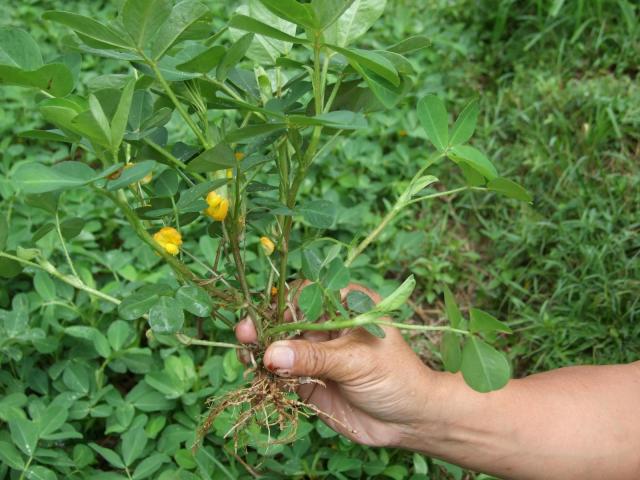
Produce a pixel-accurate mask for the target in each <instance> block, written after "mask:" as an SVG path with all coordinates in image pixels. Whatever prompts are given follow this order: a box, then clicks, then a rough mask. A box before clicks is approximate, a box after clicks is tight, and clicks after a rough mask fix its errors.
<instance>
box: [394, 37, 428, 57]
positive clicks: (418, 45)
mask: <svg viewBox="0 0 640 480" xmlns="http://www.w3.org/2000/svg"><path fill="white" fill-rule="evenodd" d="M430 45H431V41H430V40H429V39H428V38H427V37H425V36H424V35H415V36H413V37H409V38H405V39H404V40H402V41H401V42H398V43H396V44H395V45H393V46H391V47H389V48H388V49H387V50H389V51H390V52H394V53H399V54H401V55H404V54H405V53H411V52H415V51H417V50H422V49H423V48H427V47H428V46H430Z"/></svg>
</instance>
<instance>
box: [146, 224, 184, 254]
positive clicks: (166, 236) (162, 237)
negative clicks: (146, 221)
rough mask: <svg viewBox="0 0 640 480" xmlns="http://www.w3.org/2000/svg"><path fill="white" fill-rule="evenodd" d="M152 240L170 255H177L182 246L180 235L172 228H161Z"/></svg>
mask: <svg viewBox="0 0 640 480" xmlns="http://www.w3.org/2000/svg"><path fill="white" fill-rule="evenodd" d="M153 239H154V240H155V241H156V242H157V243H158V244H159V245H160V246H161V247H162V248H164V250H165V251H166V252H167V253H168V254H170V255H177V254H178V252H179V251H180V245H182V235H180V232H178V231H177V230H176V229H175V228H173V227H162V228H161V229H160V230H158V231H157V232H156V233H155V234H154V235H153Z"/></svg>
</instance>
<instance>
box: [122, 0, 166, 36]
mask: <svg viewBox="0 0 640 480" xmlns="http://www.w3.org/2000/svg"><path fill="white" fill-rule="evenodd" d="M172 5H173V2H172V1H171V0H127V2H126V3H125V4H124V6H123V7H122V17H121V18H122V24H123V25H124V28H125V30H126V31H127V33H129V35H131V38H132V39H133V41H134V43H135V45H136V46H137V47H138V48H144V47H146V46H147V45H148V44H149V41H150V40H151V39H152V38H153V37H155V35H156V34H157V33H158V30H159V29H160V26H161V25H162V24H163V23H164V22H165V20H166V19H167V17H168V16H169V15H170V14H171V7H172Z"/></svg>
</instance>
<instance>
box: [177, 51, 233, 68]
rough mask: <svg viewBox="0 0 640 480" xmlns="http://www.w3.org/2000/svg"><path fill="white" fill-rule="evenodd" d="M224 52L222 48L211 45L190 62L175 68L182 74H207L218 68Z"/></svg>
mask: <svg viewBox="0 0 640 480" xmlns="http://www.w3.org/2000/svg"><path fill="white" fill-rule="evenodd" d="M226 52H227V51H226V50H225V48H224V47H221V46H220V45H213V46H211V47H209V48H207V49H206V50H205V51H203V52H202V53H199V54H198V55H196V56H195V57H193V58H192V59H191V60H188V61H186V62H184V63H180V64H178V65H177V66H176V68H177V69H178V70H182V71H184V72H198V73H209V72H210V71H211V70H213V68H214V67H216V66H218V64H219V63H220V61H221V60H222V58H223V57H224V55H225V53H226Z"/></svg>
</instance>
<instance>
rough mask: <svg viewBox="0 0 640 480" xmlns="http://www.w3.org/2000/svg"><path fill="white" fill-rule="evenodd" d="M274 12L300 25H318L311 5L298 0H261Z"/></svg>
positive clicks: (310, 27)
mask: <svg viewBox="0 0 640 480" xmlns="http://www.w3.org/2000/svg"><path fill="white" fill-rule="evenodd" d="M260 1H261V2H262V4H263V5H264V6H265V7H267V8H268V9H269V10H270V11H271V12H272V13H274V14H275V15H277V16H278V17H280V18H282V19H284V20H286V21H288V22H291V23H295V24H296V25H300V26H302V27H305V28H307V29H311V30H313V29H315V28H316V27H317V19H316V18H315V15H314V13H313V10H312V9H311V8H310V5H303V4H301V3H299V2H297V1H296V0H260Z"/></svg>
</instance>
